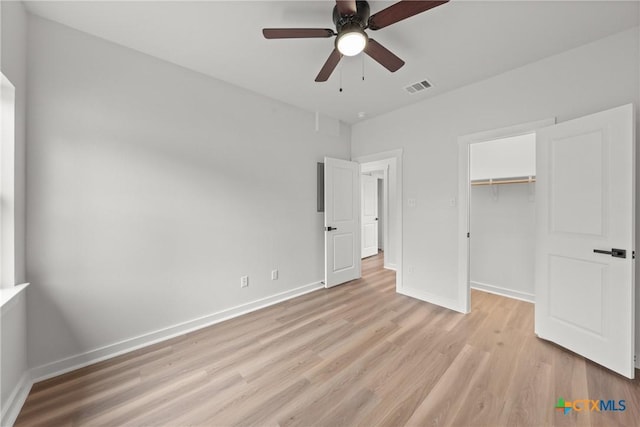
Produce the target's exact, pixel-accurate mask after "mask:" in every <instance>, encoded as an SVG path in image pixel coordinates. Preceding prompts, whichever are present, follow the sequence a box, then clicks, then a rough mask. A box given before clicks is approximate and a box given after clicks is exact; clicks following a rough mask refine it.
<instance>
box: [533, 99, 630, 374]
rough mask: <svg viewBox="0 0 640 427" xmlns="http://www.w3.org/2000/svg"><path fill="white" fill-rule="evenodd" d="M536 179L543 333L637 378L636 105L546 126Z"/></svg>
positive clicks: (539, 327) (538, 315)
mask: <svg viewBox="0 0 640 427" xmlns="http://www.w3.org/2000/svg"><path fill="white" fill-rule="evenodd" d="M536 179H537V184H536V193H537V197H536V204H537V217H536V220H537V225H536V269H535V272H536V279H535V280H536V285H535V291H536V305H535V329H536V334H537V335H538V336H539V337H540V338H543V339H546V340H549V341H552V342H554V343H556V344H559V345H561V346H563V347H565V348H567V349H569V350H571V351H574V352H576V353H578V354H580V355H582V356H584V357H586V358H587V359H590V360H592V361H594V362H596V363H599V364H601V365H603V366H605V367H607V368H609V369H611V370H613V371H615V372H618V373H619V374H621V375H624V376H626V377H628V378H633V377H634V360H633V353H634V321H635V311H634V301H635V299H634V298H635V297H634V250H635V239H634V236H635V194H634V190H635V188H634V184H635V137H634V113H633V106H632V105H625V106H622V107H619V108H614V109H612V110H608V111H604V112H601V113H597V114H593V115H590V116H586V117H582V118H579V119H575V120H571V121H568V122H564V123H560V124H558V125H554V126H550V127H547V128H543V129H541V130H539V131H538V133H537V177H536Z"/></svg>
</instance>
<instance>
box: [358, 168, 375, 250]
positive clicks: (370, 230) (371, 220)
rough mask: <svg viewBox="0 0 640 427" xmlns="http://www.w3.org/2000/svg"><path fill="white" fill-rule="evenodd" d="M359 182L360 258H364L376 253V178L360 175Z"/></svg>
mask: <svg viewBox="0 0 640 427" xmlns="http://www.w3.org/2000/svg"><path fill="white" fill-rule="evenodd" d="M360 183H361V190H362V203H361V207H360V209H361V212H362V214H361V224H362V233H361V235H362V258H366V257H369V256H372V255H377V253H378V178H375V177H373V176H371V175H362V176H361V177H360Z"/></svg>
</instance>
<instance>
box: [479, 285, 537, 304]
mask: <svg viewBox="0 0 640 427" xmlns="http://www.w3.org/2000/svg"><path fill="white" fill-rule="evenodd" d="M469 284H470V285H471V289H477V290H479V291H484V292H489V293H490V294H496V295H500V296H503V297H507V298H513V299H517V300H520V301H525V302H531V303H534V302H536V297H535V295H533V294H529V293H527V292H520V291H514V290H513V289H507V288H503V287H500V286H494V285H489V284H487V283H481V282H469Z"/></svg>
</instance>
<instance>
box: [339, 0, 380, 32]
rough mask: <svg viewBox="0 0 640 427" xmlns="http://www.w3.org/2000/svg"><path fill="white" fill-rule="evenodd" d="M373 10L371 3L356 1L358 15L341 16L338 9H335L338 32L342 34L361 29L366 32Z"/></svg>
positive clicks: (362, 0)
mask: <svg viewBox="0 0 640 427" xmlns="http://www.w3.org/2000/svg"><path fill="white" fill-rule="evenodd" d="M370 11H371V9H370V8H369V3H367V2H366V1H364V0H358V1H356V13H355V14H353V15H344V16H342V15H340V12H338V7H337V6H334V7H333V23H334V24H335V25H336V31H337V32H338V34H340V33H341V32H342V31H348V30H353V29H354V28H358V27H359V28H360V30H364V29H365V28H366V27H367V22H368V21H369V15H370Z"/></svg>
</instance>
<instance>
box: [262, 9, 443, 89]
mask: <svg viewBox="0 0 640 427" xmlns="http://www.w3.org/2000/svg"><path fill="white" fill-rule="evenodd" d="M448 1H449V0H445V1H420V0H401V1H399V2H397V3H394V4H392V5H391V6H389V7H388V8H386V9H383V10H381V11H380V12H378V13H375V14H373V15H371V16H369V13H370V9H369V3H367V2H366V1H363V0H336V5H335V6H334V7H333V23H334V24H335V26H336V31H333V30H331V29H328V28H264V29H263V30H262V34H263V35H264V37H265V38H266V39H297V38H329V37H333V36H337V37H336V41H335V47H334V49H333V52H331V55H329V58H328V59H327V61H326V62H325V63H324V65H323V67H322V69H321V70H320V73H318V76H317V77H316V81H317V82H326V81H327V80H328V79H329V76H330V75H331V73H332V72H333V70H334V69H335V68H336V66H337V65H338V62H340V59H341V58H342V55H346V56H355V55H357V54H359V53H360V52H363V51H364V53H366V54H367V55H369V56H370V57H371V58H373V59H374V60H375V61H377V62H378V63H380V64H381V65H382V66H383V67H385V68H386V69H387V70H389V71H391V72H392V73H393V72H395V71H397V70H399V69H400V67H402V66H403V65H404V61H403V60H402V59H400V58H398V57H397V56H396V55H394V54H393V53H392V52H391V51H390V50H388V49H387V48H385V47H384V46H382V45H381V44H380V43H378V42H377V41H375V40H374V39H372V38H369V36H368V35H367V33H366V32H365V30H367V29H369V30H372V31H376V30H379V29H382V28H384V27H388V26H389V25H391V24H395V23H396V22H398V21H402V20H403V19H406V18H410V17H412V16H414V15H417V14H419V13H422V12H426V11H427V10H429V9H432V8H434V7H436V6H440V5H442V4H444V3H447V2H448Z"/></svg>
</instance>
